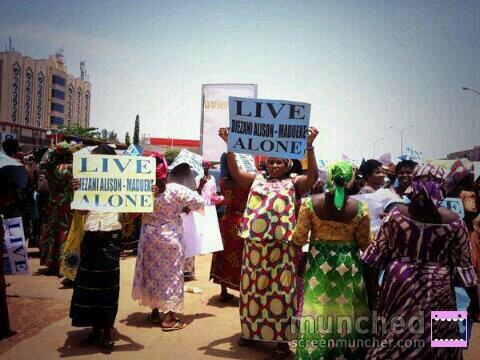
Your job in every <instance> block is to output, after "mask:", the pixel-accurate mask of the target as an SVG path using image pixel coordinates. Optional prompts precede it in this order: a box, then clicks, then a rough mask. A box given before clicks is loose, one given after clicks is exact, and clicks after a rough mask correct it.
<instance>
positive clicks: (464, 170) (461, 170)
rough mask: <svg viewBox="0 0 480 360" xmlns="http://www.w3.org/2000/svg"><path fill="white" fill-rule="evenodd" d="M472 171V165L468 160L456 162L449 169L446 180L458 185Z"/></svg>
mask: <svg viewBox="0 0 480 360" xmlns="http://www.w3.org/2000/svg"><path fill="white" fill-rule="evenodd" d="M473 171H474V165H473V163H472V162H471V161H470V160H468V159H460V160H456V161H455V162H454V163H453V164H452V167H451V169H450V174H448V178H449V179H451V180H452V181H453V182H454V184H455V185H456V184H458V183H459V182H460V181H462V180H463V179H465V178H466V177H467V176H468V175H469V174H472V173H473Z"/></svg>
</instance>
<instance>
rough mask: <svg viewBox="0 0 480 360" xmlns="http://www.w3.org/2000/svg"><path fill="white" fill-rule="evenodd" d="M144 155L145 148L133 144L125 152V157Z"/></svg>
mask: <svg viewBox="0 0 480 360" xmlns="http://www.w3.org/2000/svg"><path fill="white" fill-rule="evenodd" d="M142 154H143V148H142V147H141V146H140V145H135V144H132V145H130V146H129V147H128V149H127V150H125V155H128V156H141V155H142Z"/></svg>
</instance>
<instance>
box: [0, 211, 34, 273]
mask: <svg viewBox="0 0 480 360" xmlns="http://www.w3.org/2000/svg"><path fill="white" fill-rule="evenodd" d="M3 228H4V230H5V238H4V239H3V255H2V256H3V273H4V274H5V275H25V274H29V273H30V270H29V266H28V252H27V242H26V241H25V234H24V232H23V223H22V218H21V217H16V218H11V219H5V220H3Z"/></svg>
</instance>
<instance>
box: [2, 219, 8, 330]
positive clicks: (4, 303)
mask: <svg viewBox="0 0 480 360" xmlns="http://www.w3.org/2000/svg"><path fill="white" fill-rule="evenodd" d="M0 226H3V224H2V223H1V219H0ZM0 233H1V234H3V231H1V232H0ZM2 243H3V242H2ZM2 249H3V246H2ZM9 332H10V323H9V320H8V307H7V291H6V286H5V276H4V275H3V254H2V256H0V338H2V337H3V336H6V335H8V333H9Z"/></svg>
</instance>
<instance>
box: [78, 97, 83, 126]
mask: <svg viewBox="0 0 480 360" xmlns="http://www.w3.org/2000/svg"><path fill="white" fill-rule="evenodd" d="M81 101H82V90H80V88H78V89H77V125H81V124H82V123H81V122H80V104H81Z"/></svg>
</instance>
